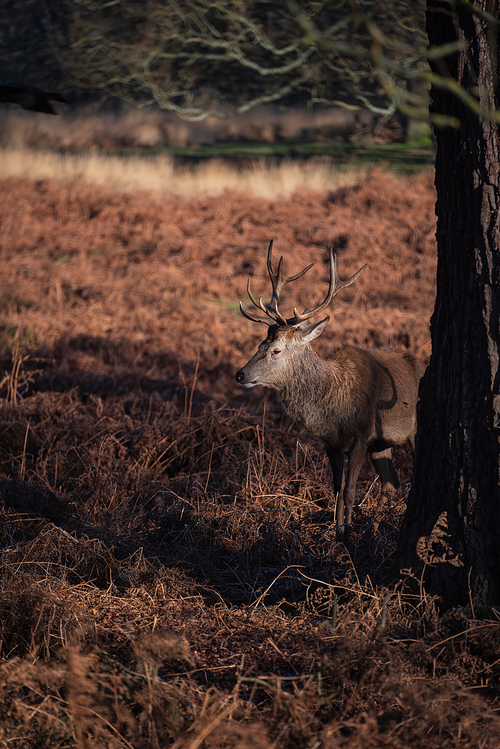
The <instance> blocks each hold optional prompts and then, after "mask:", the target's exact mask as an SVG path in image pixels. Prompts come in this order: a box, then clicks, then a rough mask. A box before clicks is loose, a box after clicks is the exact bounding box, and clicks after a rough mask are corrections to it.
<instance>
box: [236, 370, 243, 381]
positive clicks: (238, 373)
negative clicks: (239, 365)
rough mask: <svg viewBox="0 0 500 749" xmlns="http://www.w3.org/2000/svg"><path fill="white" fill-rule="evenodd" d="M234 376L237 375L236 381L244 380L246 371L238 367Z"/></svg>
mask: <svg viewBox="0 0 500 749" xmlns="http://www.w3.org/2000/svg"><path fill="white" fill-rule="evenodd" d="M234 376H235V377H236V382H243V380H244V379H245V373H244V371H243V370H242V369H238V371H237V372H236V374H235V375H234Z"/></svg>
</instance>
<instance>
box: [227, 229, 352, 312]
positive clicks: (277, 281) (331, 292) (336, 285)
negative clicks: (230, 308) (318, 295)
mask: <svg viewBox="0 0 500 749" xmlns="http://www.w3.org/2000/svg"><path fill="white" fill-rule="evenodd" d="M272 248H273V240H272V239H271V241H270V242H269V247H268V250H267V270H268V273H269V277H270V279H271V284H272V287H273V293H272V296H271V301H270V302H269V304H264V302H263V301H262V297H259V300H258V301H257V300H256V299H255V297H254V296H253V294H252V292H251V291H250V279H248V283H247V292H248V296H249V297H250V301H251V302H252V304H253V305H254V306H255V307H257V309H259V310H260V311H261V312H264V314H265V315H267V316H268V317H270V318H271V320H272V321H273V322H274V323H277V324H278V325H292V326H293V325H298V324H299V323H301V322H304V321H305V320H309V318H311V317H314V316H315V315H319V313H320V312H322V311H323V310H324V309H325V307H327V306H328V305H329V304H330V302H331V301H332V299H333V297H334V296H336V295H337V294H338V293H339V291H340V290H341V289H344V288H345V287H346V286H350V285H351V284H352V283H354V281H355V280H356V279H357V278H358V276H360V275H361V274H362V273H363V271H364V270H365V268H366V267H367V263H365V265H363V267H362V268H360V269H359V270H358V271H356V273H355V274H354V275H353V276H351V277H350V278H348V279H347V280H346V281H341V280H340V278H339V275H338V273H337V261H336V257H335V255H334V253H333V249H332V248H331V247H330V283H329V286H328V292H327V295H326V297H325V299H324V300H323V301H322V302H321V304H319V305H318V306H317V307H315V308H314V309H312V310H307V309H306V310H304V312H302V313H299V312H297V308H296V307H294V308H293V317H289V318H286V317H284V316H283V315H282V314H281V312H280V311H279V310H278V302H279V295H280V294H281V291H282V290H283V288H284V287H285V286H286V284H287V283H290V281H296V280H297V279H298V278H301V277H302V276H303V275H304V274H305V273H307V271H308V270H309V269H310V268H312V267H313V265H314V263H311V265H308V266H307V268H304V270H302V271H300V273H296V275H295V276H290V277H287V276H285V275H283V256H281V257H280V260H279V263H278V271H277V273H274V272H273V268H272V263H271V255H272ZM240 312H241V314H242V315H243V316H244V317H246V318H247V319H248V320H252V322H263V323H266V325H269V323H268V322H267V320H262V319H261V318H260V317H254V316H253V315H251V314H250V313H248V312H245V310H244V309H243V305H242V304H241V302H240Z"/></svg>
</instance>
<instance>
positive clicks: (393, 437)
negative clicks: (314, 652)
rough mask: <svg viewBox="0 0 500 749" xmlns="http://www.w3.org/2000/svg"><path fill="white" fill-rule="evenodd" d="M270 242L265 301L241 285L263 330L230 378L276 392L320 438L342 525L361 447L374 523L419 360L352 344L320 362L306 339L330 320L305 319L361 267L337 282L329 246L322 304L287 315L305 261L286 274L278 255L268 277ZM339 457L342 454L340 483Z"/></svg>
mask: <svg viewBox="0 0 500 749" xmlns="http://www.w3.org/2000/svg"><path fill="white" fill-rule="evenodd" d="M272 246H273V242H272V240H271V242H270V243H269V249H268V251H267V269H268V272H269V277H270V279H271V283H272V288H273V291H272V296H271V301H270V302H269V304H264V303H263V301H262V297H260V298H259V300H258V301H257V300H256V299H255V297H254V296H253V294H252V292H251V291H250V280H249V281H248V285H247V291H248V296H249V297H250V300H251V302H252V304H253V305H254V306H255V307H257V309H258V310H260V311H261V312H263V313H264V314H265V315H266V316H267V318H270V320H271V322H269V320H268V319H262V318H261V317H257V316H254V315H251V314H249V313H248V312H246V311H245V310H244V309H243V306H242V304H241V302H240V311H241V313H242V314H243V315H244V316H245V317H246V318H248V319H249V320H252V321H253V322H263V323H265V324H267V325H269V331H268V334H267V338H266V339H265V340H264V341H262V343H261V344H260V346H259V348H258V350H257V352H256V353H255V354H254V356H253V357H252V358H251V359H250V361H249V362H248V363H247V364H245V366H244V367H242V368H241V369H240V370H239V371H238V372H237V373H236V380H237V382H239V383H240V385H241V386H242V387H244V388H252V387H255V385H263V386H264V387H270V388H274V389H275V390H278V391H279V392H280V393H281V397H282V400H283V405H284V406H285V409H286V410H287V411H288V413H289V414H290V415H291V416H293V418H294V419H296V421H298V423H299V424H300V425H301V426H303V427H304V428H305V429H307V431H309V432H311V433H312V434H314V435H316V436H317V437H320V438H321V439H322V440H323V442H324V445H325V448H326V452H327V455H328V458H329V460H330V464H331V467H332V472H333V486H334V492H335V494H336V496H337V525H338V526H339V527H340V526H343V525H344V521H345V524H346V526H347V527H349V526H350V524H351V523H352V509H353V505H354V499H355V494H356V482H357V478H358V474H359V470H360V468H361V464H362V462H363V458H364V455H365V451H366V450H368V451H369V453H370V456H371V459H372V462H373V465H374V466H375V470H376V471H377V473H378V474H379V476H380V479H381V483H382V491H381V496H380V500H379V502H378V506H377V508H376V511H375V527H377V525H378V522H377V517H378V515H379V514H380V512H381V510H382V507H383V506H384V503H385V500H386V498H387V497H390V496H391V495H392V494H393V492H394V491H396V489H397V488H398V487H399V479H398V476H397V473H396V470H395V468H394V465H393V463H392V451H391V448H392V446H393V445H401V444H403V443H405V442H409V444H410V445H411V447H412V449H414V437H415V431H416V405H417V399H418V385H419V381H420V378H421V376H422V374H423V371H424V365H423V364H422V363H421V362H419V361H417V360H416V359H415V358H414V357H413V356H411V354H408V353H406V352H404V351H396V350H391V349H387V350H378V351H364V350H362V349H359V348H354V347H353V346H343V347H342V348H338V349H336V350H335V351H333V353H332V354H331V356H330V357H329V358H328V359H321V358H320V357H319V356H318V355H317V354H316V353H315V351H314V350H313V349H312V348H311V346H310V345H309V344H310V342H311V341H312V340H314V338H316V337H317V336H319V335H320V333H322V332H323V330H324V328H325V326H326V324H327V322H328V320H329V319H330V317H325V318H324V319H323V320H320V321H319V322H313V323H308V322H307V321H308V320H310V318H312V317H314V316H316V315H319V313H320V312H322V311H323V310H324V309H325V307H327V306H328V305H329V304H330V302H331V301H332V299H333V297H334V296H335V295H336V294H338V292H339V291H340V290H341V289H343V288H345V287H347V286H350V285H351V284H352V283H354V281H355V280H356V279H357V278H358V276H359V275H361V273H362V272H363V271H364V270H365V268H366V265H364V266H363V267H362V268H360V269H359V270H358V271H357V272H356V273H355V274H354V275H353V276H351V277H350V278H348V279H347V281H341V280H340V279H339V276H338V273H337V263H336V257H335V255H334V254H333V251H332V249H330V284H329V288H328V293H327V295H326V297H325V299H324V301H323V302H321V304H319V305H318V306H317V307H315V308H314V309H311V310H304V312H302V313H301V314H299V312H297V309H296V308H294V310H293V317H288V318H286V317H284V315H283V314H282V313H281V312H280V311H279V309H278V303H279V296H280V293H281V291H282V289H283V287H284V286H285V285H286V284H287V283H290V281H295V280H296V279H298V278H301V277H302V276H303V275H304V273H306V272H307V271H308V270H309V269H310V268H312V265H308V266H307V268H304V270H303V271H301V272H300V273H297V274H296V275H295V276H290V278H287V277H286V276H284V275H283V258H282V257H281V258H280V261H279V264H278V271H277V273H276V274H275V273H274V272H273V268H272V260H271V255H272ZM344 455H347V471H346V476H345V482H343V474H344ZM344 505H345V517H344Z"/></svg>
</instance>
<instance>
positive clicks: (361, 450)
mask: <svg viewBox="0 0 500 749" xmlns="http://www.w3.org/2000/svg"><path fill="white" fill-rule="evenodd" d="M365 452H366V442H365V441H364V440H363V441H361V440H356V442H355V443H354V445H353V446H352V448H351V451H350V452H349V454H348V456H347V475H346V480H345V488H344V502H345V506H346V510H347V512H346V519H345V524H346V525H351V523H352V508H353V507H354V500H355V499H356V483H357V480H358V474H359V471H360V468H361V466H362V464H363V458H364V457H365Z"/></svg>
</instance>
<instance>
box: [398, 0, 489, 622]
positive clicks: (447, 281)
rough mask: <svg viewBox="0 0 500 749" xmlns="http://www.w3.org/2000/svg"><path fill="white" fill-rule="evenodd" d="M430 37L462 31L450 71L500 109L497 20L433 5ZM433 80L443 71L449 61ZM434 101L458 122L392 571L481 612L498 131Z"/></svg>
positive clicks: (442, 169) (442, 166)
mask: <svg viewBox="0 0 500 749" xmlns="http://www.w3.org/2000/svg"><path fill="white" fill-rule="evenodd" d="M475 8H476V9H480V10H482V11H486V12H487V13H489V14H493V15H494V16H495V17H496V18H498V15H499V11H498V2H497V0H493V1H491V0H475ZM427 30H428V34H429V43H430V45H433V44H434V45H439V44H445V43H447V42H450V41H453V40H456V39H457V34H458V35H459V37H461V38H464V39H466V40H468V43H469V44H468V48H467V49H466V50H463V51H461V52H459V53H455V54H453V55H451V56H449V57H447V58H446V61H445V62H446V65H447V67H448V70H449V75H450V77H452V78H455V80H457V81H459V82H460V83H461V84H462V85H463V86H464V87H465V89H466V90H468V91H474V90H475V89H476V87H479V88H480V91H481V93H480V98H481V105H482V107H483V108H485V109H495V108H498V106H499V95H500V89H499V81H498V60H497V42H498V33H499V26H498V24H496V23H495V22H492V21H489V22H488V21H487V20H486V18H485V16H484V14H483V15H480V14H477V13H476V12H474V11H472V10H471V7H470V5H469V7H468V8H467V5H466V4H465V3H464V4H460V3H458V4H457V9H456V14H454V15H451V14H450V4H449V3H448V2H436V1H435V0H432V2H431V1H430V0H429V1H428V9H427ZM436 72H439V73H441V74H443V73H445V74H446V71H445V70H444V69H443V64H442V63H441V64H440V65H439V68H437V69H436ZM432 100H433V103H432V108H433V110H434V111H435V112H439V113H441V114H446V115H449V116H453V117H457V118H458V119H459V120H460V123H461V126H460V128H459V129H458V130H453V129H451V128H446V129H442V130H439V129H436V131H435V135H436V142H437V158H436V173H435V183H436V189H437V203H436V214H437V218H438V221H437V232H436V236H437V245H438V272H437V295H436V304H435V309H434V314H433V317H432V320H431V336H432V355H431V359H430V364H429V367H428V370H427V372H426V374H425V376H424V379H423V381H422V384H421V388H420V403H419V408H418V421H419V430H418V434H417V444H416V455H415V470H414V476H413V486H412V490H411V493H410V496H409V501H408V508H407V512H406V515H405V518H404V521H403V525H402V529H401V535H400V540H399V545H398V550H397V553H396V570H398V571H399V570H400V569H402V568H410V567H411V568H412V569H413V570H414V571H416V570H418V574H419V575H421V576H422V577H423V578H424V580H425V581H426V586H427V589H428V590H429V591H430V592H431V593H433V594H437V595H439V596H441V597H442V599H443V603H444V606H445V607H450V606H453V605H464V604H466V605H467V604H469V603H472V606H473V608H474V609H475V613H476V614H477V613H478V610H479V608H480V607H481V606H484V605H485V606H491V605H492V604H498V603H500V475H499V474H500V470H499V469H500V462H499V461H500V395H499V392H500V388H499V386H500V382H499V379H500V369H499V317H500V183H499V171H500V167H499V128H498V126H497V125H496V124H494V123H492V122H490V121H487V120H485V119H480V118H478V117H477V116H476V115H475V114H474V112H473V111H471V110H470V109H469V108H468V107H467V106H466V105H465V104H464V103H462V102H461V101H460V100H459V99H457V98H456V97H455V96H453V95H451V94H450V93H448V92H446V91H443V90H442V89H441V90H438V89H434V90H433V91H432ZM446 525H447V536H446V537H443V536H442V534H441V530H442V528H443V527H446ZM433 529H434V533H433ZM433 556H434V557H435V556H438V557H439V556H441V558H447V559H451V560H452V561H453V560H455V563H451V562H450V561H448V562H441V563H436V559H432V557H433ZM457 558H458V559H459V560H460V562H461V564H460V563H459V564H457V563H456V559H457Z"/></svg>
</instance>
